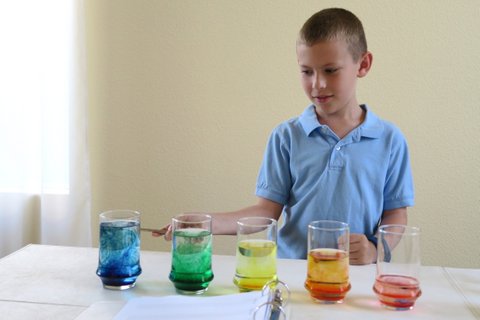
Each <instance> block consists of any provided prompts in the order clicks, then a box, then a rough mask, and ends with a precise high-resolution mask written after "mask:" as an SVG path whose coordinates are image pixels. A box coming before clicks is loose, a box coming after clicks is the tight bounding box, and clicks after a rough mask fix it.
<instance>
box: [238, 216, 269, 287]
mask: <svg viewBox="0 0 480 320" xmlns="http://www.w3.org/2000/svg"><path fill="white" fill-rule="evenodd" d="M272 280H277V221H276V220H274V219H270V218H263V217H246V218H242V219H239V220H238V222H237V253H236V270H235V277H234V279H233V282H234V283H235V285H236V286H237V287H238V288H239V289H240V291H251V290H262V288H263V286H264V285H265V284H266V283H267V282H270V281H272Z"/></svg>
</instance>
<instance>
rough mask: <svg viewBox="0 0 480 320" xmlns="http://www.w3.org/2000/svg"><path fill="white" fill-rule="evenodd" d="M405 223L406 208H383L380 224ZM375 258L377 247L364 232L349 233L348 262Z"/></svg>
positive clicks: (361, 262)
mask: <svg viewBox="0 0 480 320" xmlns="http://www.w3.org/2000/svg"><path fill="white" fill-rule="evenodd" d="M386 224H402V225H406V224H407V208H406V207H403V208H397V209H392V210H385V211H384V212H383V215H382V220H381V222H380V225H381V226H382V225H386ZM376 260H377V248H376V247H375V245H374V244H373V243H372V242H370V241H368V239H367V237H366V236H365V235H364V234H351V235H350V263H351V264H357V265H360V264H369V263H374V262H376Z"/></svg>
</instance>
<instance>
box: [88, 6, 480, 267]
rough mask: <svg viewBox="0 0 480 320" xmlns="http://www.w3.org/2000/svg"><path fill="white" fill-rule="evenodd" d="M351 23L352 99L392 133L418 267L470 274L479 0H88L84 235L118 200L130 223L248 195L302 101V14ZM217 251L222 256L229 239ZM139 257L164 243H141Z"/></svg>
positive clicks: (479, 252)
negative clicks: (272, 142) (402, 147)
mask: <svg viewBox="0 0 480 320" xmlns="http://www.w3.org/2000/svg"><path fill="white" fill-rule="evenodd" d="M330 6H342V7H345V8H347V9H350V10H352V11H353V12H355V13H356V14H357V15H358V16H359V17H360V19H361V20H362V21H363V23H364V27H365V29H366V32H367V39H368V42H369V47H370V50H371V51H372V52H373V55H374V63H373V69H372V70H371V72H370V74H369V75H368V76H367V77H366V78H364V79H361V80H360V82H359V83H360V84H359V92H358V99H359V101H360V102H366V103H368V104H369V105H370V106H371V107H372V108H373V110H374V111H375V112H376V113H377V114H379V115H380V116H382V117H383V118H385V119H388V120H391V121H393V122H395V123H396V124H397V125H398V126H399V127H400V128H401V129H402V131H403V132H404V134H405V135H406V137H407V139H408V141H409V145H410V150H411V159H412V166H413V173H414V179H415V188H416V205H415V207H414V208H412V209H411V210H410V214H409V222H410V224H412V225H417V226H420V227H421V228H422V229H423V263H424V264H425V265H446V266H458V267H477V268H479V267H480V245H479V240H480V236H479V235H478V233H479V228H480V166H479V161H478V158H479V156H480V135H479V123H480V110H479V101H480V70H479V66H480V62H479V61H480V60H479V59H480V40H479V39H480V38H479V37H478V30H480V2H478V1H477V0H471V1H467V0H461V1H460V0H459V1H453V2H452V1H450V0H442V1H439V0H430V1H417V0H407V1H377V0H365V1H343V2H340V1H306V0H303V1H286V0H284V1H257V0H251V1H250V0H248V1H234V0H231V1H228V0H218V1H209V0H206V1H198V0H179V1H173V0H172V1H167V0H156V1H155V0H128V1H127V0H87V1H86V10H87V36H88V39H87V40H88V49H87V54H88V72H89V76H88V79H89V144H90V150H89V152H90V159H91V174H92V190H93V208H92V215H93V217H94V219H93V223H94V227H93V233H94V238H95V239H97V238H98V235H97V225H96V223H97V221H98V220H97V214H98V213H99V212H100V211H102V210H106V209H112V208H132V209H136V210H139V211H141V212H142V213H143V216H142V224H143V225H144V226H150V227H155V226H162V225H164V224H165V223H167V222H168V221H169V219H170V218H171V216H172V215H175V214H177V213H180V212H183V211H196V210H198V211H220V210H233V209H237V208H240V207H243V206H246V205H249V204H251V203H253V201H255V197H254V187H255V180H256V176H257V171H258V167H259V165H260V162H261V159H262V156H263V150H264V147H265V143H266V141H267V138H268V135H269V133H270V131H271V130H272V128H273V127H274V126H275V125H276V124H278V123H279V122H281V121H283V120H286V119H287V118H290V117H292V116H295V115H298V114H299V113H301V112H302V111H303V109H304V107H305V106H306V105H307V104H308V103H309V102H308V101H307V99H306V97H305V96H304V94H303V92H302V90H301V87H300V84H299V72H298V69H297V65H296V57H295V45H294V44H295V38H296V34H297V31H298V29H299V28H300V26H301V25H302V23H303V22H304V21H305V19H307V18H308V17H309V16H310V15H311V14H313V13H314V12H315V11H318V10H320V9H322V8H325V7H330ZM226 239H227V240H228V241H224V240H225V239H223V238H222V239H220V240H219V237H217V240H216V242H215V251H216V253H224V254H234V246H233V242H232V240H233V239H232V238H231V237H227V238H226ZM142 246H143V248H144V249H149V250H169V244H168V243H167V244H166V243H164V242H163V241H162V240H160V239H152V238H151V237H150V236H149V235H148V234H145V235H143V237H142Z"/></svg>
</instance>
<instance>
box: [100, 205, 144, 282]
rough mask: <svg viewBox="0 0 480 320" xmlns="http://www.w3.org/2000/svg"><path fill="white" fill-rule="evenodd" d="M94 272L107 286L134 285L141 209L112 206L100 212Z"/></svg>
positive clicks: (138, 266) (137, 274)
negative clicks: (95, 270) (97, 249)
mask: <svg viewBox="0 0 480 320" xmlns="http://www.w3.org/2000/svg"><path fill="white" fill-rule="evenodd" d="M99 242H100V248H99V258H98V268H97V275H98V276H99V277H100V279H101V280H102V283H103V286H104V288H106V289H113V290H125V289H129V288H131V287H133V286H135V282H136V280H137V277H138V276H139V275H140V274H141V273H142V268H141V267H140V213H139V212H137V211H132V210H111V211H106V212H102V213H101V214H100V239H99Z"/></svg>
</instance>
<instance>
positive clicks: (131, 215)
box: [99, 209, 141, 219]
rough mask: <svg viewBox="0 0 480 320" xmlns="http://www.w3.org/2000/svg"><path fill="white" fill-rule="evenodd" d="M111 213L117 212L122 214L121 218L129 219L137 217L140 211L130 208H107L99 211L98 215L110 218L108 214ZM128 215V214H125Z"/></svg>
mask: <svg viewBox="0 0 480 320" xmlns="http://www.w3.org/2000/svg"><path fill="white" fill-rule="evenodd" d="M111 214H119V215H124V216H122V217H121V218H123V219H129V218H130V219H131V218H137V217H140V215H141V214H140V212H139V211H136V210H131V209H112V210H107V211H103V212H100V214H99V216H100V217H102V218H112V217H111V216H110V215H111ZM126 215H128V216H126Z"/></svg>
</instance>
